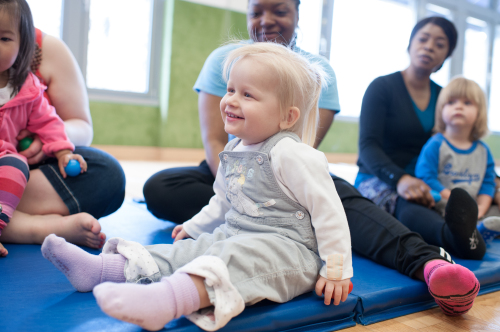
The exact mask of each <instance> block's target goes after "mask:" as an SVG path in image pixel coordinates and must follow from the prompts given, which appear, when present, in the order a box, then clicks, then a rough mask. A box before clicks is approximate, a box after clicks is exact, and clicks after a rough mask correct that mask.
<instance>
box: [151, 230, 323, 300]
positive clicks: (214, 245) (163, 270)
mask: <svg viewBox="0 0 500 332" xmlns="http://www.w3.org/2000/svg"><path fill="white" fill-rule="evenodd" d="M227 233H228V232H227V231H226V225H222V226H220V227H218V228H216V229H215V231H214V232H213V233H212V234H207V233H205V234H202V235H200V237H199V238H198V239H196V240H193V239H185V240H182V241H177V242H175V243H174V244H159V245H152V246H147V247H145V248H146V250H148V251H149V253H150V254H151V255H152V257H153V258H154V260H155V262H156V264H157V265H158V267H159V269H160V274H161V275H162V276H169V275H171V274H173V273H174V272H175V271H176V270H178V269H179V268H181V267H182V266H184V265H186V264H187V263H189V262H191V261H192V260H194V259H195V258H197V257H200V256H207V255H208V256H217V257H219V258H220V259H221V260H222V261H223V262H224V263H225V265H226V267H227V269H228V271H229V276H230V280H231V283H232V284H233V285H234V287H235V288H236V289H237V290H238V292H239V293H240V295H241V296H242V298H243V300H244V302H245V304H247V305H251V304H254V303H257V302H259V301H261V300H263V299H269V300H271V301H274V302H279V303H283V302H287V301H289V300H291V299H293V298H294V297H296V296H298V295H301V294H304V293H306V292H309V291H311V290H313V289H314V287H315V284H316V278H317V276H318V273H319V270H320V269H321V266H322V261H321V259H320V258H319V256H318V255H317V254H316V253H314V252H313V251H311V250H309V249H307V248H306V247H305V246H304V245H302V244H300V243H297V242H295V241H292V240H290V239H289V238H287V237H285V236H282V235H279V234H262V233H259V234H251V233H244V234H237V235H233V236H228V235H227ZM207 291H208V292H209V295H211V293H213V292H212V291H211V289H209V288H207ZM211 299H212V296H211Z"/></svg>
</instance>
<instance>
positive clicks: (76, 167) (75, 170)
mask: <svg viewBox="0 0 500 332" xmlns="http://www.w3.org/2000/svg"><path fill="white" fill-rule="evenodd" d="M64 170H65V171H66V174H68V176H77V175H78V174H80V171H81V170H82V169H81V168H80V163H79V162H78V160H75V159H71V160H70V161H69V162H68V165H66V167H64Z"/></svg>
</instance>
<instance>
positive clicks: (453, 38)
mask: <svg viewBox="0 0 500 332" xmlns="http://www.w3.org/2000/svg"><path fill="white" fill-rule="evenodd" d="M429 23H431V24H434V25H437V26H438V27H440V28H441V29H443V32H444V34H445V35H446V38H448V54H446V58H448V57H450V56H451V55H452V54H453V51H454V50H455V47H456V46H457V39H458V33H457V29H456V28H455V25H454V24H453V23H452V22H450V21H448V20H447V19H446V18H444V17H441V16H430V17H426V18H424V19H422V20H420V21H418V22H417V24H415V26H414V27H413V30H412V31H411V35H410V41H409V42H408V51H409V50H410V46H411V42H412V41H413V38H414V37H415V35H416V34H417V32H418V31H419V30H420V29H422V28H423V27H424V26H426V25H427V24H429ZM440 68H441V67H439V68H438V69H436V71H437V70H439V69H440Z"/></svg>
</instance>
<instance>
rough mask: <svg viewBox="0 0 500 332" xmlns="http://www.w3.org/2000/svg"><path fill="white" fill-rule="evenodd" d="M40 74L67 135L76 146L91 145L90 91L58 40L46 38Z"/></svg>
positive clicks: (73, 60)
mask: <svg viewBox="0 0 500 332" xmlns="http://www.w3.org/2000/svg"><path fill="white" fill-rule="evenodd" d="M42 50H43V60H42V63H41V65H40V68H39V70H40V74H41V76H42V77H43V79H44V80H45V82H46V83H47V86H48V89H47V93H48V95H49V98H50V100H51V103H52V105H53V106H54V107H55V109H56V112H57V114H58V115H59V117H60V118H61V119H62V120H63V121H64V124H65V130H66V134H67V135H68V138H69V140H70V141H71V142H72V143H73V144H75V145H76V146H89V145H90V143H91V142H92V138H93V135H94V133H93V130H92V118H91V116H90V109H89V100H88V95H87V89H86V85H85V82H84V80H83V76H82V73H81V71H80V68H79V67H78V64H77V62H76V60H75V58H74V56H73V54H72V53H71V51H70V50H69V48H68V47H67V46H66V44H64V42H63V41H61V40H60V39H58V38H55V37H53V36H50V35H44V36H43V43H42Z"/></svg>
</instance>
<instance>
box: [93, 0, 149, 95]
mask: <svg viewBox="0 0 500 332" xmlns="http://www.w3.org/2000/svg"><path fill="white" fill-rule="evenodd" d="M152 5H153V1H152V0H99V1H92V2H91V4H90V14H89V17H90V29H89V35H88V52H87V75H86V76H87V86H88V87H89V88H91V89H103V90H114V91H130V92H136V93H147V92H148V88H149V60H150V58H151V52H150V51H151V47H150V45H151V28H152V24H151V23H152V9H153V8H152V7H153V6H152ZM118 7H120V10H116V8H118ZM131 21H133V24H130V23H131Z"/></svg>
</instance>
